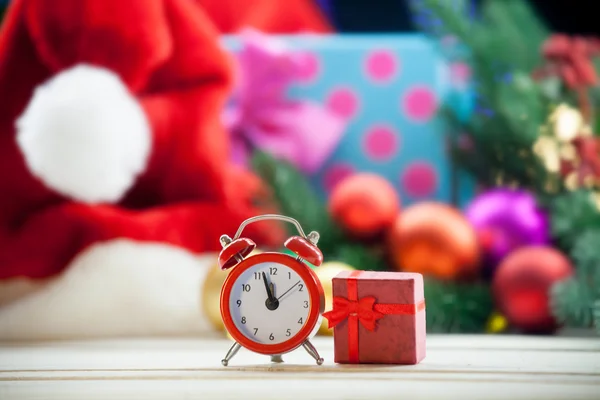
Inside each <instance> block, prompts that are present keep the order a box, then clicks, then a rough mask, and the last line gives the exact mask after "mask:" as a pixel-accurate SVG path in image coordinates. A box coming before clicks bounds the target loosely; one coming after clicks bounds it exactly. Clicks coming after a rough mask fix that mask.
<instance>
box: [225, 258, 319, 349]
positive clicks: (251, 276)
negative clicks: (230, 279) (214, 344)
mask: <svg viewBox="0 0 600 400" xmlns="http://www.w3.org/2000/svg"><path fill="white" fill-rule="evenodd" d="M263 273H264V276H265V277H266V278H267V282H268V284H269V283H270V284H272V287H273V295H274V299H277V300H275V301H272V300H269V296H268V292H267V288H266V287H265V281H264V280H263ZM274 299H273V300H274ZM312 306H313V305H312V304H311V301H310V295H309V292H308V288H307V287H306V282H305V281H304V280H303V279H302V278H300V276H299V275H298V274H297V273H296V272H294V270H293V269H291V268H289V267H287V266H286V265H283V264H279V263H275V262H264V263H259V264H256V265H254V266H252V267H250V268H248V270H246V271H244V272H243V273H242V274H241V275H240V276H239V278H238V279H237V280H236V282H235V283H234V286H233V288H232V290H231V295H230V298H229V309H230V313H231V317H232V318H233V322H234V324H235V325H236V327H237V328H238V329H239V330H240V332H241V333H242V334H243V335H244V336H246V337H247V338H249V339H250V340H253V341H255V342H258V343H262V344H278V343H282V342H285V341H287V340H290V339H291V338H293V337H294V336H295V335H296V334H297V333H298V332H299V331H300V329H302V327H303V326H304V325H305V324H306V322H307V321H306V320H307V318H308V316H309V312H310V310H311V307H312Z"/></svg>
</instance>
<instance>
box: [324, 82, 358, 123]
mask: <svg viewBox="0 0 600 400" xmlns="http://www.w3.org/2000/svg"><path fill="white" fill-rule="evenodd" d="M327 108H329V109H330V110H331V111H333V112H334V113H336V114H338V115H339V116H341V117H343V118H352V117H353V116H354V115H355V114H356V112H357V111H358V95H357V94H356V93H355V92H354V90H352V89H350V88H346V87H342V88H337V89H334V90H333V91H332V92H331V93H330V94H329V97H328V99H327Z"/></svg>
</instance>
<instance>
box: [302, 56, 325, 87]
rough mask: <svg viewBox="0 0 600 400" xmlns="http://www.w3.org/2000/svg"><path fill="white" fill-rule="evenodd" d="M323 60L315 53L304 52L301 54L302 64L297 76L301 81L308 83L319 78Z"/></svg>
mask: <svg viewBox="0 0 600 400" xmlns="http://www.w3.org/2000/svg"><path fill="white" fill-rule="evenodd" d="M320 65H321V62H320V60H319V57H318V56H317V55H316V54H315V53H310V52H308V53H303V54H301V55H300V64H299V68H298V73H297V78H298V80H299V81H300V82H303V83H308V82H312V81H314V80H315V79H317V76H318V75H319V70H320Z"/></svg>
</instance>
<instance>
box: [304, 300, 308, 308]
mask: <svg viewBox="0 0 600 400" xmlns="http://www.w3.org/2000/svg"><path fill="white" fill-rule="evenodd" d="M304 308H308V301H306V300H304Z"/></svg>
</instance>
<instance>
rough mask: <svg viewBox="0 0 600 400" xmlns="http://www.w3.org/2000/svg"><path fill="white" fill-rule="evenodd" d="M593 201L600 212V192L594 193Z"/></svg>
mask: <svg viewBox="0 0 600 400" xmlns="http://www.w3.org/2000/svg"><path fill="white" fill-rule="evenodd" d="M592 200H593V202H594V204H596V208H597V209H598V211H600V191H598V192H593V193H592Z"/></svg>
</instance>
